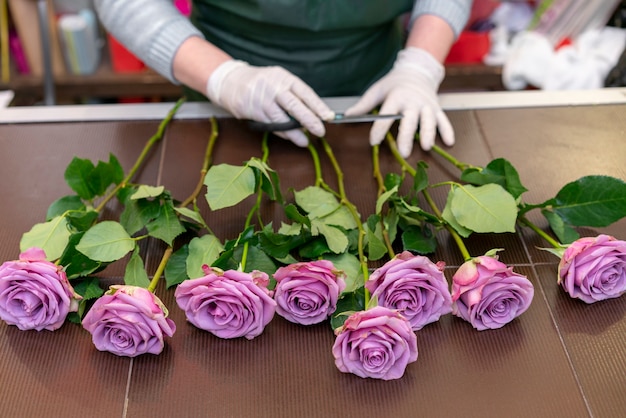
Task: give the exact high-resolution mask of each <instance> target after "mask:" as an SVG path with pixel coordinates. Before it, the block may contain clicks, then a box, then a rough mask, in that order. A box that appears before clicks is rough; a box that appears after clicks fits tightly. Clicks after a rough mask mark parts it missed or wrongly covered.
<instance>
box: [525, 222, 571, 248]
mask: <svg viewBox="0 0 626 418" xmlns="http://www.w3.org/2000/svg"><path fill="white" fill-rule="evenodd" d="M518 220H519V222H520V223H521V224H522V225H526V226H527V227H529V228H530V229H532V230H533V231H535V232H536V233H537V235H539V236H540V237H541V238H543V239H545V240H546V241H548V243H549V244H550V245H552V246H553V247H554V248H556V249H561V248H563V244H561V243H560V242H558V241H557V240H555V239H554V238H552V237H551V236H550V235H548V234H547V233H546V232H545V231H544V230H542V229H541V228H539V227H538V226H537V225H535V224H534V223H532V222H531V221H530V220H528V218H526V217H525V216H521V217H520V218H519V219H518Z"/></svg>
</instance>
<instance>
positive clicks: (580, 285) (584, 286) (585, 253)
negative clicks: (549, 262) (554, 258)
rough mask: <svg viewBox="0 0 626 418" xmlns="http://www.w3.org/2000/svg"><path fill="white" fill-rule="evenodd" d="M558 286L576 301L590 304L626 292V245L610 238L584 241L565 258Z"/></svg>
mask: <svg viewBox="0 0 626 418" xmlns="http://www.w3.org/2000/svg"><path fill="white" fill-rule="evenodd" d="M558 274H559V278H558V282H559V283H560V284H561V286H563V289H565V291H566V292H567V293H569V295H570V296H571V297H573V298H578V299H580V300H582V301H584V302H587V303H593V302H597V301H599V300H604V299H609V298H616V297H619V296H621V295H622V294H624V292H626V241H620V240H618V239H616V238H614V237H612V236H610V235H599V236H597V237H595V238H593V237H587V238H580V239H578V240H576V241H574V242H573V243H572V244H571V245H570V246H569V247H568V248H567V249H566V250H565V253H564V254H563V257H561V261H560V262H559V267H558Z"/></svg>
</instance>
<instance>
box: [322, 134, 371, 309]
mask: <svg viewBox="0 0 626 418" xmlns="http://www.w3.org/2000/svg"><path fill="white" fill-rule="evenodd" d="M320 140H321V141H322V146H323V147H324V151H325V152H326V155H327V156H328V158H329V160H330V162H331V164H332V166H333V168H334V170H335V173H336V176H337V187H338V189H339V197H340V199H341V203H342V204H343V205H344V206H345V207H346V208H348V210H349V211H350V214H351V215H352V218H353V219H354V221H355V223H356V225H357V228H358V230H359V238H358V240H357V243H358V245H357V246H358V252H359V262H360V263H361V272H362V273H363V282H364V283H365V282H367V280H368V278H369V271H368V269H367V259H366V258H365V254H364V252H363V237H364V236H365V230H364V229H363V223H362V222H361V218H360V216H359V214H358V211H357V209H356V207H355V206H354V204H352V202H350V200H349V199H348V196H347V195H346V191H345V187H344V183H343V171H342V170H341V167H340V166H339V163H338V162H337V159H336V158H335V154H334V153H333V150H332V148H331V147H330V144H328V141H326V139H325V138H320ZM363 290H364V293H365V306H366V307H367V305H368V304H369V300H370V294H369V291H368V290H367V288H365V287H364V288H363Z"/></svg>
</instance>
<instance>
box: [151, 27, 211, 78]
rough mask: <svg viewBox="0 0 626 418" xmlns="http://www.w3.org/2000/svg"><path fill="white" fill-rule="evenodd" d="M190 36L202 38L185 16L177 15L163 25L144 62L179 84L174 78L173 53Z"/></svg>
mask: <svg viewBox="0 0 626 418" xmlns="http://www.w3.org/2000/svg"><path fill="white" fill-rule="evenodd" d="M192 36H198V37H200V38H203V39H204V36H203V35H202V33H201V32H200V31H199V30H198V29H197V28H196V27H195V26H193V25H192V24H191V22H190V21H189V20H188V19H187V18H186V17H184V16H182V15H181V16H180V17H177V18H176V19H175V20H173V21H171V22H169V23H168V24H167V25H164V26H163V30H162V31H161V32H160V33H159V36H157V37H156V39H155V40H154V43H153V44H152V45H151V47H150V50H149V51H148V57H147V58H146V64H147V65H148V66H150V67H152V69H154V70H155V71H156V72H158V73H159V74H161V75H163V76H164V77H166V78H167V79H168V80H170V81H171V82H172V83H175V84H180V83H179V82H178V80H176V79H175V78H174V71H173V67H172V64H173V62H174V55H175V54H176V51H178V48H180V46H181V44H182V43H183V42H184V41H186V40H187V39H188V38H190V37H192Z"/></svg>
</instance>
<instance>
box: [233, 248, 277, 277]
mask: <svg viewBox="0 0 626 418" xmlns="http://www.w3.org/2000/svg"><path fill="white" fill-rule="evenodd" d="M242 253H243V246H241V247H238V248H237V249H236V250H235V252H234V257H235V259H236V260H238V261H239V262H241V257H242ZM252 270H259V271H262V272H265V273H267V274H268V276H270V277H272V274H274V272H275V271H276V263H274V261H272V259H271V258H270V257H268V255H267V254H265V252H264V251H263V250H261V249H260V248H258V247H256V246H254V245H250V246H248V255H247V257H246V265H245V266H244V271H245V272H248V273H249V272H251V271H252Z"/></svg>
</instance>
